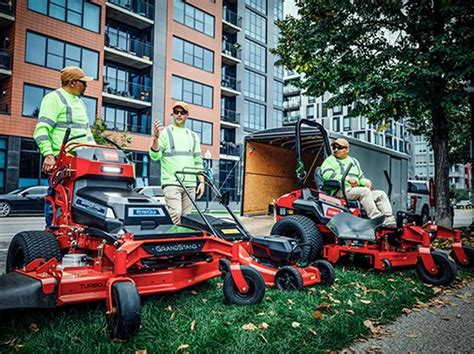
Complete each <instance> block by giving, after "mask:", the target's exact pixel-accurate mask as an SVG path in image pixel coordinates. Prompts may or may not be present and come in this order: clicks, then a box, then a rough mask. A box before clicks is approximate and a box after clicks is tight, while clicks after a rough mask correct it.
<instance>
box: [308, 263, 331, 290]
mask: <svg viewBox="0 0 474 354" xmlns="http://www.w3.org/2000/svg"><path fill="white" fill-rule="evenodd" d="M312 266H314V267H317V268H318V269H319V273H320V274H321V282H320V284H321V285H324V286H331V285H332V284H333V283H334V281H335V280H336V272H335V271H334V267H333V266H332V264H331V263H329V262H328V261H325V260H323V259H320V260H317V261H316V262H313V264H312Z"/></svg>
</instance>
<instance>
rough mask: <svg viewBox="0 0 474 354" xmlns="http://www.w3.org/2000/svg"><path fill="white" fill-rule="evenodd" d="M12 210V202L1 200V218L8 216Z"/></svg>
mask: <svg viewBox="0 0 474 354" xmlns="http://www.w3.org/2000/svg"><path fill="white" fill-rule="evenodd" d="M11 212H12V206H11V205H10V203H8V202H5V201H1V202H0V218H6V217H7V216H8V215H10V213H11Z"/></svg>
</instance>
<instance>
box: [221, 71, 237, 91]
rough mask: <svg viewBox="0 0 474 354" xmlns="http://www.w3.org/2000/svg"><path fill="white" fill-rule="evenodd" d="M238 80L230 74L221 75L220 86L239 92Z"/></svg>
mask: <svg viewBox="0 0 474 354" xmlns="http://www.w3.org/2000/svg"><path fill="white" fill-rule="evenodd" d="M240 83H241V82H240V81H237V79H236V78H235V77H232V76H230V75H222V80H221V86H222V87H225V88H229V89H232V90H235V91H239V92H240Z"/></svg>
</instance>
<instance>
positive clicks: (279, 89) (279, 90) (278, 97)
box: [273, 80, 283, 107]
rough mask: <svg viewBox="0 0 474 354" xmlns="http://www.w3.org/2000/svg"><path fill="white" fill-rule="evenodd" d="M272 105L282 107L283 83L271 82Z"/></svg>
mask: <svg viewBox="0 0 474 354" xmlns="http://www.w3.org/2000/svg"><path fill="white" fill-rule="evenodd" d="M273 105H274V106H277V107H283V83H282V82H280V81H275V80H273Z"/></svg>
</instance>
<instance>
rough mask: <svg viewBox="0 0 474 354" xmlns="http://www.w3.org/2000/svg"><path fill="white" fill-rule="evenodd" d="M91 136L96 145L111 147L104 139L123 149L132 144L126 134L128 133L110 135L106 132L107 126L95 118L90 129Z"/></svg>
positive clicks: (98, 118)
mask: <svg viewBox="0 0 474 354" xmlns="http://www.w3.org/2000/svg"><path fill="white" fill-rule="evenodd" d="M91 132H92V135H93V136H94V140H95V142H96V143H97V144H98V145H112V144H110V143H109V142H108V141H107V140H106V139H105V138H108V139H110V140H112V141H113V142H115V143H116V144H118V145H119V146H120V147H122V148H125V147H127V145H128V144H130V143H131V142H132V138H131V137H130V135H129V134H128V131H124V132H120V133H118V134H112V133H110V132H107V125H106V124H105V123H104V122H103V121H102V119H100V117H97V118H96V120H95V121H94V124H93V125H92V127H91Z"/></svg>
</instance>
